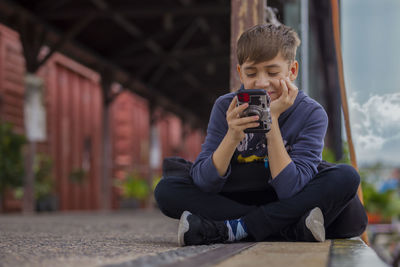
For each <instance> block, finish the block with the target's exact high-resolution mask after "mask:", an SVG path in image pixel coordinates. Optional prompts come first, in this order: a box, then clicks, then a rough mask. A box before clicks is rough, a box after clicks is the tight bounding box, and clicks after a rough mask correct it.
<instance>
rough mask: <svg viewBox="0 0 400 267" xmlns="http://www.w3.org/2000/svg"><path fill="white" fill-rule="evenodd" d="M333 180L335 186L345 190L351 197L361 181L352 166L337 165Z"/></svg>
mask: <svg viewBox="0 0 400 267" xmlns="http://www.w3.org/2000/svg"><path fill="white" fill-rule="evenodd" d="M335 178H336V179H335V182H337V186H339V187H340V188H342V189H343V190H346V191H347V192H350V193H351V194H353V195H354V194H355V193H356V192H357V189H358V186H359V185H360V180H361V179H360V175H359V174H358V172H357V170H356V169H355V168H353V167H352V166H350V165H347V164H339V165H337V173H336V175H335Z"/></svg>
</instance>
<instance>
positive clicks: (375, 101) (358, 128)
mask: <svg viewBox="0 0 400 267" xmlns="http://www.w3.org/2000/svg"><path fill="white" fill-rule="evenodd" d="M357 100H358V97H357V94H352V95H351V96H350V97H349V109H350V122H351V127H352V136H353V139H354V144H355V149H356V153H357V159H358V161H360V162H362V163H366V162H368V163H370V162H376V161H378V160H379V161H385V162H390V163H397V164H399V163H400V157H399V156H400V152H397V151H400V93H393V94H383V95H371V96H370V97H369V99H368V100H367V102H365V103H360V102H359V101H357Z"/></svg>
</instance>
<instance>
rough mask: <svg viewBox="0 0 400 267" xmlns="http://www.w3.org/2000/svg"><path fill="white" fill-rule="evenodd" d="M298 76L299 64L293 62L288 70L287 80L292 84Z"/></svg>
mask: <svg viewBox="0 0 400 267" xmlns="http://www.w3.org/2000/svg"><path fill="white" fill-rule="evenodd" d="M298 74H299V62H297V60H295V61H293V62H292V64H291V65H290V68H289V78H290V80H291V81H292V82H293V81H294V80H296V78H297V75H298Z"/></svg>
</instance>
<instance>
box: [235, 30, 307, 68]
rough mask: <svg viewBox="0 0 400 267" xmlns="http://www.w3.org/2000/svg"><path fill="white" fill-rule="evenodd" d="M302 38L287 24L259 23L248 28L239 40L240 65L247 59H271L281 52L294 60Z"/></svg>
mask: <svg viewBox="0 0 400 267" xmlns="http://www.w3.org/2000/svg"><path fill="white" fill-rule="evenodd" d="M299 45H300V39H299V36H298V35H297V33H296V32H295V31H294V30H293V29H292V28H290V27H288V26H286V25H283V24H281V25H279V26H276V25H274V24H269V23H267V24H259V25H256V26H253V27H251V28H250V29H248V30H246V31H245V32H243V33H242V35H241V36H240V38H239V40H238V42H237V50H236V53H237V59H238V63H239V65H242V64H243V63H244V62H245V61H246V60H249V61H251V62H254V63H255V64H257V63H260V62H262V61H267V60H271V59H273V58H274V57H276V56H277V55H278V53H279V52H281V55H282V56H283V58H284V59H286V60H289V61H293V60H294V59H295V57H296V50H297V47H298V46H299Z"/></svg>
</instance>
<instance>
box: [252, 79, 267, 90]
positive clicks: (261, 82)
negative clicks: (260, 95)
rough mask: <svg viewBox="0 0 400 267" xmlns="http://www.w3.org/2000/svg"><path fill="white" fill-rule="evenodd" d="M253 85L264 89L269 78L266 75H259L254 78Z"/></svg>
mask: <svg viewBox="0 0 400 267" xmlns="http://www.w3.org/2000/svg"><path fill="white" fill-rule="evenodd" d="M255 86H256V87H257V88H259V89H264V88H267V87H269V86H270V79H269V78H268V77H260V78H259V79H257V80H256V84H255Z"/></svg>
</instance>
